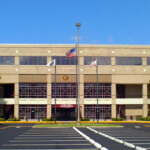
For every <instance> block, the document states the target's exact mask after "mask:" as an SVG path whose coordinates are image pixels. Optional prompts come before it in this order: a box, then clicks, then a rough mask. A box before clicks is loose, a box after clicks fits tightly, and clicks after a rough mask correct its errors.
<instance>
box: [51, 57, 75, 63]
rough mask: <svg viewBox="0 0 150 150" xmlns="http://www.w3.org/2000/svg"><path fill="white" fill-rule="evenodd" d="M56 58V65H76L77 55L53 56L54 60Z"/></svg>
mask: <svg viewBox="0 0 150 150" xmlns="http://www.w3.org/2000/svg"><path fill="white" fill-rule="evenodd" d="M53 59H56V65H76V62H77V61H76V57H70V58H66V56H56V57H55V56H53V57H52V60H53Z"/></svg>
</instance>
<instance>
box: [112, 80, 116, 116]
mask: <svg viewBox="0 0 150 150" xmlns="http://www.w3.org/2000/svg"><path fill="white" fill-rule="evenodd" d="M111 94H112V107H111V117H112V118H116V84H115V83H112V85H111Z"/></svg>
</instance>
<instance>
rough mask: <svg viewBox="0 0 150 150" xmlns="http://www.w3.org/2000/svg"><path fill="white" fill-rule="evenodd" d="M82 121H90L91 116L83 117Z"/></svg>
mask: <svg viewBox="0 0 150 150" xmlns="http://www.w3.org/2000/svg"><path fill="white" fill-rule="evenodd" d="M81 121H90V118H82V119H81Z"/></svg>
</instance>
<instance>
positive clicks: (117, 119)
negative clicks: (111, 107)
mask: <svg viewBox="0 0 150 150" xmlns="http://www.w3.org/2000/svg"><path fill="white" fill-rule="evenodd" d="M111 120H112V121H124V118H111Z"/></svg>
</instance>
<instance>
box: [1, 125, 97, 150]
mask: <svg viewBox="0 0 150 150" xmlns="http://www.w3.org/2000/svg"><path fill="white" fill-rule="evenodd" d="M15 130H17V128H15ZM18 130H19V129H18ZM0 149H70V150H71V149H78V150H80V149H86V150H88V149H90V150H92V149H93V150H96V147H95V146H94V145H93V144H91V143H90V142H88V141H87V140H86V139H85V138H83V137H82V136H81V135H79V134H78V133H77V132H76V131H75V130H73V128H30V129H28V130H26V131H25V132H22V133H21V134H18V135H17V136H14V137H13V138H11V139H9V141H7V142H3V143H1V145H0Z"/></svg>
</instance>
